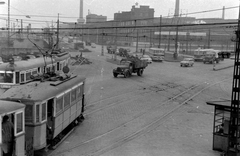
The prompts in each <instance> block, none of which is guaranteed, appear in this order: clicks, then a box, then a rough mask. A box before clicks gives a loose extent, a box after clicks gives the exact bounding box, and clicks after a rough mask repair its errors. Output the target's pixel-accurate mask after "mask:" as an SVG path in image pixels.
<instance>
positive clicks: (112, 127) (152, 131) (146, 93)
mask: <svg viewBox="0 0 240 156" xmlns="http://www.w3.org/2000/svg"><path fill="white" fill-rule="evenodd" d="M90 50H92V52H89V53H83V56H84V57H86V58H88V59H89V60H90V61H92V63H91V64H88V65H79V66H72V67H71V70H72V73H75V74H79V75H81V76H84V77H86V78H87V79H86V86H85V93H86V111H85V114H84V115H85V120H84V121H83V123H81V125H79V126H78V127H77V128H76V129H75V130H74V132H73V133H72V134H71V135H70V136H69V137H68V138H67V139H66V140H64V141H63V143H62V144H61V145H60V146H59V147H58V148H57V149H56V150H54V151H51V154H49V155H52V156H53V155H58V156H80V155H82V156H85V155H102V156H136V155H138V156H155V155H156V156H159V155H167V156H193V155H194V156H218V155H220V153H219V152H216V151H213V150H212V137H213V136H212V130H213V107H212V106H209V105H206V101H211V100H215V99H230V97H231V84H232V75H233V74H232V73H233V68H232V66H233V61H232V60H227V59H226V60H224V61H222V62H220V63H219V64H217V65H216V66H215V70H213V64H203V63H202V62H195V63H194V66H193V67H180V63H179V62H176V61H173V62H171V61H163V62H153V63H152V64H149V65H148V67H147V68H146V69H145V70H144V73H143V76H142V77H139V76H137V75H136V74H133V76H132V77H130V78H123V76H119V77H118V78H113V75H112V70H113V69H114V68H115V67H116V66H117V65H116V63H118V62H117V61H115V60H114V59H113V58H114V57H113V56H112V55H110V54H106V53H104V56H102V55H101V47H99V46H97V48H90ZM105 52H106V51H105ZM76 54H78V53H77V52H76V53H74V52H73V53H71V55H76ZM119 59H120V58H117V60H119ZM231 61H232V62H231ZM216 69H217V70H216ZM220 69H221V70H220Z"/></svg>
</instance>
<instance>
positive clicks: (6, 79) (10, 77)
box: [0, 73, 13, 83]
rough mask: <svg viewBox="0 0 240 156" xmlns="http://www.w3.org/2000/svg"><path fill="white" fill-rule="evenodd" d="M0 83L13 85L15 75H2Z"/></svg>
mask: <svg viewBox="0 0 240 156" xmlns="http://www.w3.org/2000/svg"><path fill="white" fill-rule="evenodd" d="M0 82H4V83H13V73H0Z"/></svg>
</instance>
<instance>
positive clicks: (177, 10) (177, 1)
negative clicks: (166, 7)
mask: <svg viewBox="0 0 240 156" xmlns="http://www.w3.org/2000/svg"><path fill="white" fill-rule="evenodd" d="M174 17H179V0H176V4H175V13H174Z"/></svg>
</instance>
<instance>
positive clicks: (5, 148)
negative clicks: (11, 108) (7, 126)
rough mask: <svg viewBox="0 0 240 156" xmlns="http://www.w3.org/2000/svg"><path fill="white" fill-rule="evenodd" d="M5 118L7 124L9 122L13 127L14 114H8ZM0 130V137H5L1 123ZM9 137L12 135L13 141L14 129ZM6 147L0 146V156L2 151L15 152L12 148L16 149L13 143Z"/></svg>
mask: <svg viewBox="0 0 240 156" xmlns="http://www.w3.org/2000/svg"><path fill="white" fill-rule="evenodd" d="M7 116H8V117H9V119H8V120H9V122H11V123H12V124H13V126H14V114H8V115H7ZM2 117H3V116H2ZM1 129H2V131H1V133H2V135H1V136H2V137H3V136H4V135H6V134H4V131H3V127H2V123H1ZM11 135H12V137H13V138H12V139H13V140H15V139H14V127H13V129H12V134H11ZM2 141H3V138H2ZM8 146H11V147H8ZM8 146H7V145H5V144H4V145H2V146H1V150H0V152H1V153H0V156H2V154H3V151H8V152H13V151H15V149H14V147H16V146H15V142H13V144H9V145H8ZM9 149H10V151H9ZM12 154H14V155H15V153H12Z"/></svg>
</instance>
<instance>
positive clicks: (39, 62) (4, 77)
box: [0, 52, 70, 88]
mask: <svg viewBox="0 0 240 156" xmlns="http://www.w3.org/2000/svg"><path fill="white" fill-rule="evenodd" d="M69 62H70V54H69V53H67V52H66V53H63V54H61V55H52V57H46V56H44V57H39V58H33V59H28V60H20V61H15V62H6V63H2V64H0V88H10V87H11V86H13V85H19V84H24V83H27V82H29V81H31V78H30V76H31V75H34V74H41V73H44V72H48V71H50V70H53V71H54V72H56V71H61V70H62V68H63V67H64V66H66V65H68V64H69Z"/></svg>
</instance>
